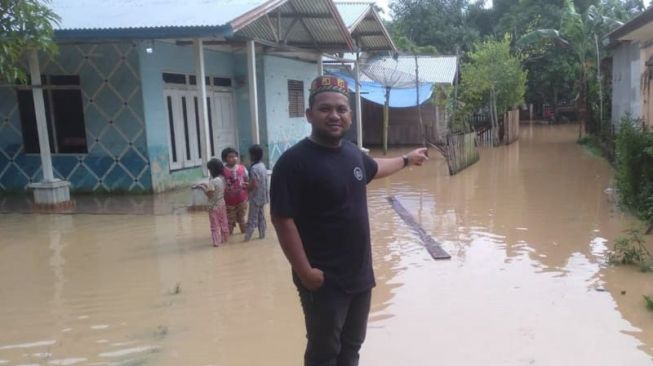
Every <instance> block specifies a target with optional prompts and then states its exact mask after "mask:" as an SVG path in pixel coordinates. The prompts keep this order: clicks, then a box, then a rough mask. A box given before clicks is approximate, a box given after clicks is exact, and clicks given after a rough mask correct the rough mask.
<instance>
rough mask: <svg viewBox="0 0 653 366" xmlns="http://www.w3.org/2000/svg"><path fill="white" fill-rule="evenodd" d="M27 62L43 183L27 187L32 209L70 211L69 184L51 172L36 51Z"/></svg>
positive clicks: (72, 205)
mask: <svg viewBox="0 0 653 366" xmlns="http://www.w3.org/2000/svg"><path fill="white" fill-rule="evenodd" d="M28 62H29V71H30V77H31V79H32V97H33V99H34V112H35V115H36V128H37V132H38V137H39V149H40V152H41V167H42V168H41V169H42V170H43V181H42V182H39V183H32V184H29V185H28V187H29V188H31V189H33V191H34V208H35V209H37V210H45V211H55V212H56V211H60V210H62V209H70V208H72V207H74V203H73V202H72V201H71V200H70V183H69V182H67V181H62V180H59V179H55V178H54V173H53V170H52V154H51V152H50V138H49V136H48V125H47V120H46V118H45V104H44V102H43V85H41V70H40V68H39V57H38V52H37V51H36V50H32V51H30V53H29V61H28Z"/></svg>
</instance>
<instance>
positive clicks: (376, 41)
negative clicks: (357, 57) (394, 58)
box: [335, 1, 397, 52]
mask: <svg viewBox="0 0 653 366" xmlns="http://www.w3.org/2000/svg"><path fill="white" fill-rule="evenodd" d="M335 4H336V7H337V8H338V12H339V13H340V16H341V17H342V20H343V21H344V23H345V24H346V25H347V28H348V29H349V32H350V33H351V36H352V38H353V39H354V40H355V42H356V43H357V45H358V47H359V48H360V49H361V51H366V52H372V51H395V52H396V50H397V49H396V48H395V45H394V43H393V42H392V38H391V37H390V34H389V33H388V30H387V29H386V28H385V26H384V25H383V21H382V20H381V17H380V16H379V14H378V13H377V12H376V10H375V9H374V3H373V2H369V1H336V3H335Z"/></svg>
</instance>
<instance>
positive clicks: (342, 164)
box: [270, 138, 378, 293]
mask: <svg viewBox="0 0 653 366" xmlns="http://www.w3.org/2000/svg"><path fill="white" fill-rule="evenodd" d="M377 169H378V167H377V164H376V162H375V161H374V160H373V159H372V158H370V157H369V156H367V155H366V154H364V153H363V152H361V151H360V150H359V149H358V147H357V146H356V145H354V144H352V143H351V142H349V141H344V140H343V142H342V145H341V146H340V147H338V148H329V147H325V146H321V145H318V144H316V143H314V142H312V141H311V140H309V139H308V138H306V139H304V140H302V141H300V142H299V143H297V144H296V145H295V146H293V147H291V148H290V149H288V151H286V152H285V153H283V155H281V157H280V158H279V160H278V161H277V163H276V164H275V165H274V170H273V172H272V186H271V188H270V210H271V212H272V215H274V216H278V217H288V218H292V219H293V220H294V221H295V225H296V226H297V229H298V231H299V236H300V237H301V239H302V243H303V244H304V250H305V251H306V255H307V256H308V260H309V261H310V263H311V265H312V266H313V267H316V268H319V269H320V270H322V271H323V272H324V274H325V284H333V285H337V286H339V287H340V288H341V289H342V290H343V291H345V292H350V293H355V292H361V291H366V290H369V289H371V288H372V287H374V285H375V283H374V272H373V270H372V253H371V246H370V224H369V218H368V213H367V191H366V185H367V183H369V182H370V181H371V180H372V179H373V178H374V176H375V175H376V172H377Z"/></svg>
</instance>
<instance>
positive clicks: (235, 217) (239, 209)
mask: <svg viewBox="0 0 653 366" xmlns="http://www.w3.org/2000/svg"><path fill="white" fill-rule="evenodd" d="M246 213H247V201H245V202H241V203H239V204H237V205H236V206H227V217H228V218H229V233H230V234H233V233H234V228H235V227H236V223H238V227H239V228H240V232H241V233H245V214H246Z"/></svg>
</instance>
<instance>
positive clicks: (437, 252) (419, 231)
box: [388, 196, 451, 259]
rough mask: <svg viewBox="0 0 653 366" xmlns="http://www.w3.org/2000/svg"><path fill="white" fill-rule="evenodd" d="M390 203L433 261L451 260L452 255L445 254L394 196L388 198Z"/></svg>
mask: <svg viewBox="0 0 653 366" xmlns="http://www.w3.org/2000/svg"><path fill="white" fill-rule="evenodd" d="M388 202H390V205H391V206H392V208H394V210H395V211H396V212H397V215H399V217H401V219H402V220H404V222H405V223H406V224H407V225H408V226H409V227H410V228H411V230H412V231H413V232H414V233H415V235H417V236H418V237H419V238H420V240H421V241H422V245H424V247H425V248H426V250H427V251H428V252H429V254H431V257H433V259H451V255H449V253H447V252H445V251H444V249H442V247H441V246H440V243H438V242H437V241H435V239H433V238H432V237H431V236H430V235H429V234H428V233H427V232H426V231H425V230H424V229H423V228H422V227H421V226H420V225H419V224H418V223H417V221H415V219H414V218H413V216H412V215H411V214H410V213H409V212H408V210H406V208H405V207H404V206H403V205H402V204H401V202H399V200H398V199H397V198H395V197H394V196H389V197H388Z"/></svg>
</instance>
